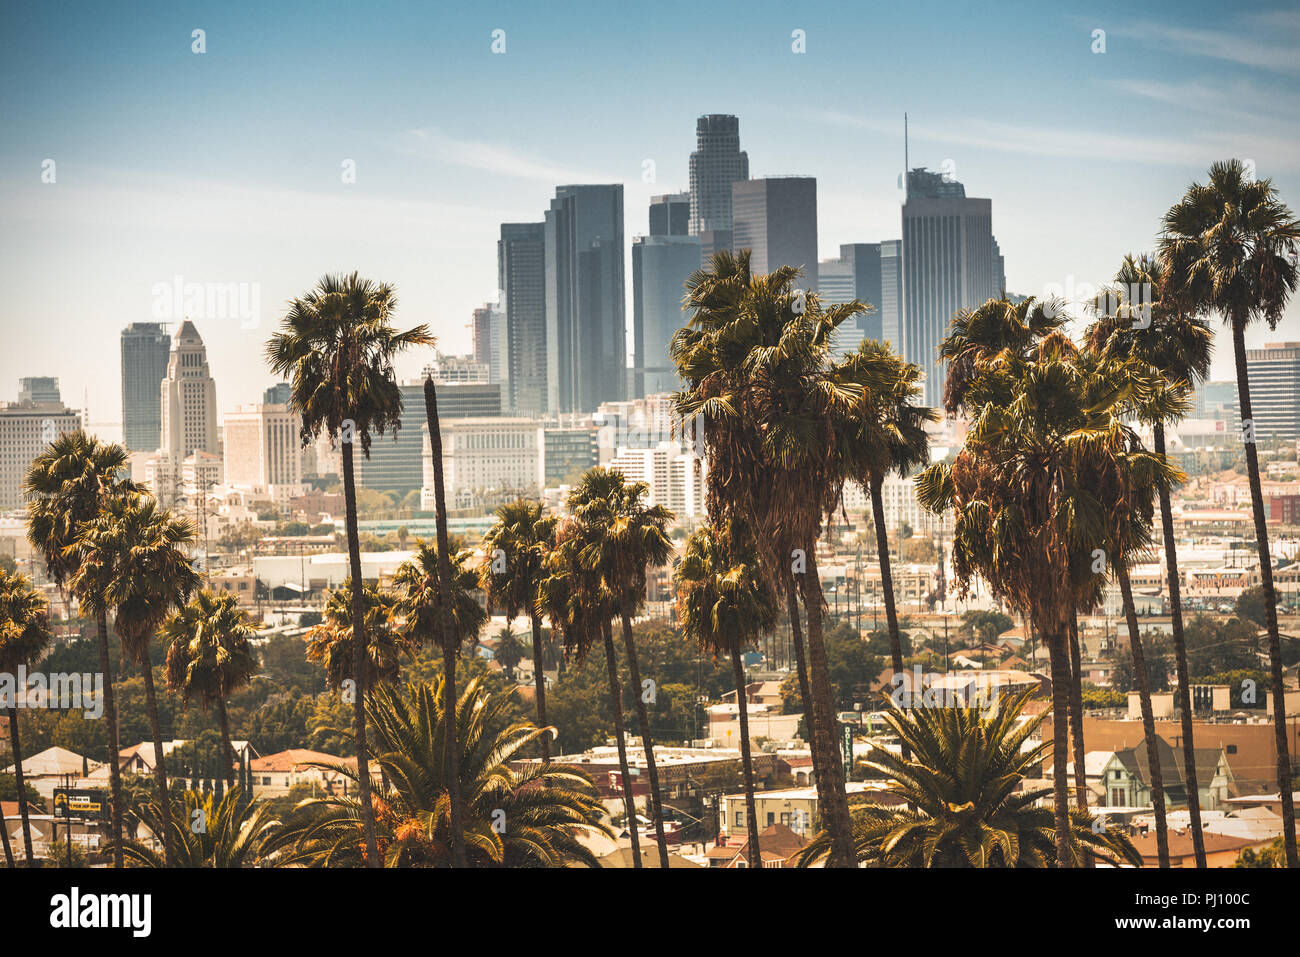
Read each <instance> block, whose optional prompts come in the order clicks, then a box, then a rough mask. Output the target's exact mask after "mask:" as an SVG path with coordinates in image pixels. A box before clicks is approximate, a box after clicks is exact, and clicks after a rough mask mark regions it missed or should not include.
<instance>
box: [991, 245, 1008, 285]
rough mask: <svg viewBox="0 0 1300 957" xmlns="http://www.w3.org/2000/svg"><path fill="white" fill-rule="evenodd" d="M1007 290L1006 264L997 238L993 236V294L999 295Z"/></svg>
mask: <svg viewBox="0 0 1300 957" xmlns="http://www.w3.org/2000/svg"><path fill="white" fill-rule="evenodd" d="M1006 291H1007V264H1006V261H1005V260H1004V259H1003V258H1002V247H1001V246H999V245H998V238H997V237H996V236H994V237H993V295H995V296H1000V295H1002V294H1003V293H1004V292H1006Z"/></svg>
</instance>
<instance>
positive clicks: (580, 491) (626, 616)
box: [568, 466, 675, 868]
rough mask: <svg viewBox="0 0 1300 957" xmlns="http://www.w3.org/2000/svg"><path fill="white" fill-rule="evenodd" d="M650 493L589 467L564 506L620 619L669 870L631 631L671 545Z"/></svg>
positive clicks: (662, 858)
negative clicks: (649, 575)
mask: <svg viewBox="0 0 1300 957" xmlns="http://www.w3.org/2000/svg"><path fill="white" fill-rule="evenodd" d="M649 492H650V487H649V486H648V485H647V484H646V483H645V482H632V483H629V482H627V481H625V480H624V478H623V473H621V472H619V471H617V470H614V469H606V468H601V467H599V466H597V467H596V468H592V469H588V470H587V471H586V472H585V473H584V474H583V476H582V478H581V479H580V480H579V481H578V484H577V485H575V486H574V488H573V491H572V492H571V493H570V495H569V500H568V506H569V509H570V510H571V511H572V512H573V515H574V516H575V518H577V520H578V522H579V523H580V524H581V527H582V532H583V535H584V538H585V542H584V545H583V548H582V554H581V555H580V557H579V561H580V562H582V563H583V565H584V566H585V567H587V568H590V569H592V570H594V571H597V572H599V574H600V575H601V576H602V577H603V578H604V580H605V582H606V585H607V587H608V588H609V590H610V592H611V593H612V595H613V597H614V613H615V614H616V615H617V616H618V617H619V618H620V619H621V622H622V626H623V649H624V651H625V652H626V654H627V666H628V672H629V677H630V678H631V683H632V700H633V702H634V705H635V708H636V714H637V723H638V724H639V725H640V728H641V745H642V748H643V749H644V751H645V756H646V775H647V777H648V778H649V784H650V808H651V817H653V818H654V826H655V838H656V841H657V843H658V845H659V866H660V867H663V868H667V867H668V842H667V840H666V839H665V837H664V822H663V805H662V803H661V797H660V791H659V770H658V766H657V765H656V764H655V752H654V740H653V739H652V738H651V736H650V717H649V714H648V713H647V711H646V699H645V694H644V690H643V689H644V686H643V685H642V683H641V672H640V668H639V666H638V662H637V654H636V642H635V640H634V638H633V635H632V617H633V615H635V614H636V613H637V612H638V611H639V610H640V609H641V607H642V605H643V604H644V603H645V595H646V569H647V568H648V567H650V566H652V565H663V564H664V563H665V562H667V561H668V556H669V555H671V554H672V550H673V544H672V540H671V539H669V537H668V533H667V528H668V526H669V525H670V524H671V523H672V522H673V521H674V518H675V516H674V515H673V513H672V512H671V511H669V510H668V509H667V508H665V507H664V506H662V505H647V504H646V503H645V499H646V497H647V495H648V494H649Z"/></svg>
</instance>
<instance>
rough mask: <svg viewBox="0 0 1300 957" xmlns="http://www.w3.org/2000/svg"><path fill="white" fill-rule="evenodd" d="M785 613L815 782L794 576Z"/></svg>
mask: <svg viewBox="0 0 1300 957" xmlns="http://www.w3.org/2000/svg"><path fill="white" fill-rule="evenodd" d="M785 598H786V613H787V614H788V615H789V617H790V644H792V645H793V646H794V668H795V674H796V675H798V676H799V698H800V700H802V701H803V723H804V724H805V725H806V726H807V728H808V753H809V754H810V755H811V756H812V763H813V780H814V781H815V780H817V749H816V748H814V747H813V746H812V688H810V687H809V686H808V659H807V657H806V656H805V648H804V643H803V624H802V623H801V622H800V621H799V592H798V586H797V585H795V583H794V575H792V574H790V575H787V576H786V581H785Z"/></svg>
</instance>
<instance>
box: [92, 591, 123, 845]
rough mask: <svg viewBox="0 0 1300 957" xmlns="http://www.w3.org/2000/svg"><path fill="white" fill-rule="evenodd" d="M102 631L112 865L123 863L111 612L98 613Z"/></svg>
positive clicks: (100, 660) (120, 773)
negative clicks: (109, 637) (110, 644)
mask: <svg viewBox="0 0 1300 957" xmlns="http://www.w3.org/2000/svg"><path fill="white" fill-rule="evenodd" d="M95 628H96V630H97V631H98V632H99V670H100V671H102V672H103V673H104V733H105V735H106V737H107V738H108V789H109V795H110V797H111V798H112V800H113V866H114V867H121V866H122V758H121V755H120V754H119V753H118V747H117V701H116V699H115V696H114V694H113V663H112V661H111V659H110V658H109V654H108V615H107V613H106V612H103V611H101V612H100V613H99V614H98V615H96V616H95Z"/></svg>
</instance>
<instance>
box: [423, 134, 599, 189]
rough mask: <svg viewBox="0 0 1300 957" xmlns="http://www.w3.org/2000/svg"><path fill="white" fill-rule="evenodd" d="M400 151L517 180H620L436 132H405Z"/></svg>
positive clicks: (555, 182) (596, 181)
mask: <svg viewBox="0 0 1300 957" xmlns="http://www.w3.org/2000/svg"><path fill="white" fill-rule="evenodd" d="M397 151H398V152H399V153H403V154H405V155H408V156H419V157H424V158H425V159H431V160H435V161H437V162H440V163H449V164H451V165H453V166H464V167H467V168H469V169H475V170H480V171H483V172H487V173H496V174H498V175H501V176H513V177H516V178H518V179H526V180H535V181H538V182H543V183H547V184H550V185H554V184H557V183H611V182H616V181H617V180H618V179H619V177H616V176H611V175H609V174H608V173H602V172H597V171H592V170H585V169H581V168H579V167H576V166H567V165H565V164H563V163H555V162H551V161H550V160H546V159H542V158H539V157H536V156H532V155H530V154H528V153H526V152H523V151H521V150H516V149H513V148H510V147H506V146H498V145H496V144H493V143H484V142H480V141H476V140H464V139H457V138H456V137H452V136H448V135H446V134H445V133H443V132H441V131H440V130H437V129H415V130H406V131H405V132H403V133H402V134H400V136H399V137H398V141H397Z"/></svg>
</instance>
